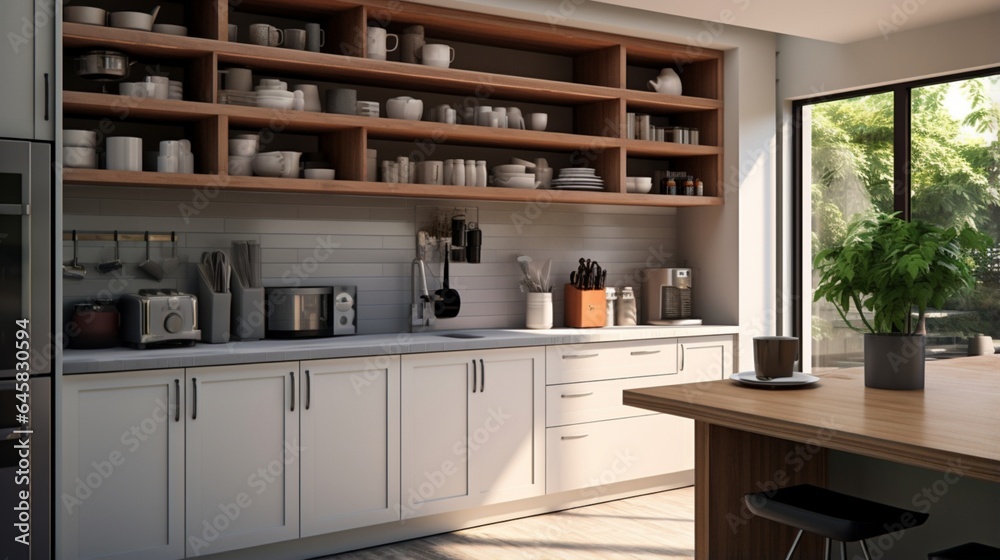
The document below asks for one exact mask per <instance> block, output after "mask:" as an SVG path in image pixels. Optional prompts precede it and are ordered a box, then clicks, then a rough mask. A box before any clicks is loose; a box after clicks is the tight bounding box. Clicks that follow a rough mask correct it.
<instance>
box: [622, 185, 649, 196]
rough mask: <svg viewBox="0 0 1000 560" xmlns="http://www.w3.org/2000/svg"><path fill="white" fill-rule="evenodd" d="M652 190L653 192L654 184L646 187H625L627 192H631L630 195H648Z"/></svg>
mask: <svg viewBox="0 0 1000 560" xmlns="http://www.w3.org/2000/svg"><path fill="white" fill-rule="evenodd" d="M651 190H653V185H652V184H649V185H644V186H641V187H640V186H637V185H625V192H630V193H638V194H646V193H648V192H649V191H651Z"/></svg>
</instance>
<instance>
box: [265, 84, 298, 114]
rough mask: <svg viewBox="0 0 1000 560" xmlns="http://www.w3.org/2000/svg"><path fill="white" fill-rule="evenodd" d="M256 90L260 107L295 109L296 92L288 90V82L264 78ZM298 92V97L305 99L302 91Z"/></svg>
mask: <svg viewBox="0 0 1000 560" xmlns="http://www.w3.org/2000/svg"><path fill="white" fill-rule="evenodd" d="M254 91H256V92H257V106H258V107H264V108H267V109H293V108H294V107H295V102H296V92H291V91H288V84H287V83H286V82H282V81H281V80H272V79H262V80H261V81H260V85H258V86H257V87H256V88H254ZM297 93H298V99H300V100H301V99H303V96H302V92H297ZM300 110H301V109H300Z"/></svg>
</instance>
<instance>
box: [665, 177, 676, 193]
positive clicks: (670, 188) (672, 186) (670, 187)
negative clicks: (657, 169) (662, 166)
mask: <svg viewBox="0 0 1000 560" xmlns="http://www.w3.org/2000/svg"><path fill="white" fill-rule="evenodd" d="M667 194H677V181H674V180H673V179H667Z"/></svg>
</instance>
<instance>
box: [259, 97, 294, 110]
mask: <svg viewBox="0 0 1000 560" xmlns="http://www.w3.org/2000/svg"><path fill="white" fill-rule="evenodd" d="M294 104H295V100H294V99H282V98H279V97H258V98H257V106H258V107H262V108H264V109H291V108H292V105H294Z"/></svg>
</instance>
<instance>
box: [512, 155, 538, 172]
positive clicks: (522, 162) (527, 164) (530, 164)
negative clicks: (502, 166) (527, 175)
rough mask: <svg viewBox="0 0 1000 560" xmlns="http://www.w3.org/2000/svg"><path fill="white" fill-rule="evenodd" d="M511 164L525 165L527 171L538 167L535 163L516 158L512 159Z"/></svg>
mask: <svg viewBox="0 0 1000 560" xmlns="http://www.w3.org/2000/svg"><path fill="white" fill-rule="evenodd" d="M510 162H511V163H513V164H516V165H523V166H524V169H525V171H527V170H528V169H532V168H533V167H536V165H535V162H533V161H528V160H526V159H521V158H516V157H512V158H510Z"/></svg>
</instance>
